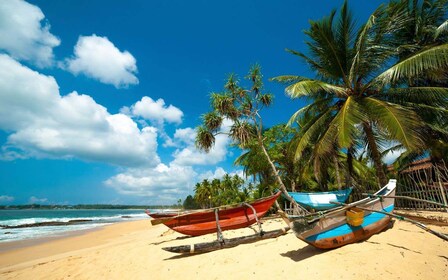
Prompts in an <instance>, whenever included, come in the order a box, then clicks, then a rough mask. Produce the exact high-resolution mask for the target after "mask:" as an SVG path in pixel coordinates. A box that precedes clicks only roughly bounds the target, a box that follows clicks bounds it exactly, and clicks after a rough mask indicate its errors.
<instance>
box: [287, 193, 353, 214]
mask: <svg viewBox="0 0 448 280" xmlns="http://www.w3.org/2000/svg"><path fill="white" fill-rule="evenodd" d="M352 190H353V188H347V189H345V190H337V191H329V192H288V194H289V195H290V196H291V197H292V198H294V200H295V201H296V202H297V203H299V204H300V205H302V206H303V207H305V208H306V209H307V210H310V209H315V210H318V211H321V210H328V209H332V208H335V207H337V206H338V205H337V204H334V203H331V202H334V201H336V202H340V203H345V202H346V201H347V199H348V197H349V196H350V194H351V192H352Z"/></svg>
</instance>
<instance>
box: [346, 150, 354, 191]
mask: <svg viewBox="0 0 448 280" xmlns="http://www.w3.org/2000/svg"><path fill="white" fill-rule="evenodd" d="M352 175H353V146H350V147H349V148H348V150H347V169H346V177H345V185H346V186H347V187H351V186H352Z"/></svg>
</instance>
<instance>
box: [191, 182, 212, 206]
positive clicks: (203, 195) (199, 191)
mask: <svg viewBox="0 0 448 280" xmlns="http://www.w3.org/2000/svg"><path fill="white" fill-rule="evenodd" d="M212 195H213V191H212V185H211V184H210V182H209V181H208V180H207V179H206V180H204V181H202V182H201V183H197V184H196V186H195V189H194V199H195V200H196V201H197V202H198V203H199V204H200V205H201V207H202V208H208V207H211V206H212V201H211V198H212Z"/></svg>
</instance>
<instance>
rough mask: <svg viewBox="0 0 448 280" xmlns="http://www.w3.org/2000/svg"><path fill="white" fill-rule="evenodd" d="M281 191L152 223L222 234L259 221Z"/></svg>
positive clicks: (188, 232) (185, 231)
mask: <svg viewBox="0 0 448 280" xmlns="http://www.w3.org/2000/svg"><path fill="white" fill-rule="evenodd" d="M280 193H281V192H278V193H276V194H274V195H272V196H269V197H265V198H261V199H258V200H255V201H253V202H251V203H245V202H243V203H239V204H237V205H229V206H221V207H217V208H210V209H204V210H199V211H192V212H187V213H185V214H180V215H173V216H168V217H163V218H159V219H154V220H152V221H151V223H152V224H153V225H154V224H158V223H163V224H164V225H166V226H167V227H169V228H171V229H173V230H175V231H177V232H179V233H182V234H185V235H191V236H199V235H204V234H208V233H214V232H218V233H219V234H220V232H221V231H224V230H230V229H238V228H243V227H247V226H250V225H252V224H254V223H255V222H257V221H258V219H259V218H261V217H263V216H264V215H265V214H266V213H267V211H268V210H269V208H271V206H272V204H273V203H274V202H275V200H276V199H277V198H278V197H279V196H280Z"/></svg>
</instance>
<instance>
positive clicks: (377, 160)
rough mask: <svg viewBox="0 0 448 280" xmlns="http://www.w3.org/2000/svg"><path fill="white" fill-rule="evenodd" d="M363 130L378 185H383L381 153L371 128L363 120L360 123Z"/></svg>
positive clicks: (385, 181)
mask: <svg viewBox="0 0 448 280" xmlns="http://www.w3.org/2000/svg"><path fill="white" fill-rule="evenodd" d="M362 126H363V128H364V132H365V133H366V137H367V144H368V145H369V148H370V151H371V152H372V160H373V164H374V165H375V170H376V176H377V177H378V181H379V185H380V186H384V185H386V184H387V177H386V173H384V169H383V162H382V161H381V154H380V152H379V151H378V146H377V145H376V142H375V137H374V135H373V129H372V126H371V125H370V123H367V122H364V123H363V124H362Z"/></svg>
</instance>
